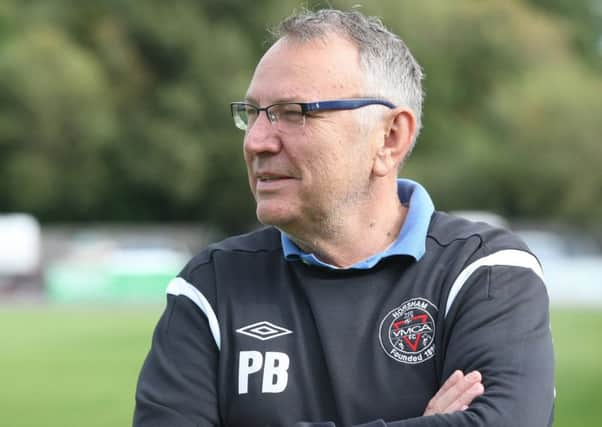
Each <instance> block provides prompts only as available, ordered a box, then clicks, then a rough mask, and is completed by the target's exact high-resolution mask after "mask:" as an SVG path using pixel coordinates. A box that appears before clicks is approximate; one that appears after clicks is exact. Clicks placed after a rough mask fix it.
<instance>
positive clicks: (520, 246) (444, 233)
mask: <svg viewBox="0 0 602 427" xmlns="http://www.w3.org/2000/svg"><path fill="white" fill-rule="evenodd" d="M427 240H428V241H431V243H432V244H434V245H435V246H438V247H442V248H443V247H449V246H454V247H456V248H458V247H460V246H468V247H470V248H472V252H473V254H475V255H476V254H479V255H480V256H485V255H488V254H491V253H494V252H497V251H501V250H509V249H512V250H518V251H525V252H529V248H528V247H527V245H526V244H525V243H524V242H523V241H522V239H521V238H520V237H518V236H517V235H516V234H514V233H512V232H511V231H509V230H507V229H505V228H502V227H495V226H492V225H489V224H487V223H485V222H475V221H470V220H468V219H465V218H462V217H459V216H455V215H451V214H448V213H444V212H435V213H434V214H433V218H432V220H431V224H430V227H429V230H428V233H427Z"/></svg>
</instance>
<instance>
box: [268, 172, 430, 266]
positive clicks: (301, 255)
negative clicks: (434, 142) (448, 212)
mask: <svg viewBox="0 0 602 427" xmlns="http://www.w3.org/2000/svg"><path fill="white" fill-rule="evenodd" d="M397 194H398V195H399V200H400V201H401V203H402V204H403V205H404V206H406V207H408V212H407V215H406V219H405V221H404V223H403V226H402V227H401V230H400V232H399V235H398V236H397V239H396V240H395V242H393V244H392V245H391V246H389V247H388V248H387V249H385V250H384V251H382V252H379V253H377V254H375V255H372V256H371V257H369V258H366V259H365V260H363V261H360V262H358V263H356V264H354V265H352V266H351V267H349V269H360V270H367V269H370V268H372V267H374V266H375V265H376V264H378V262H380V261H381V260H382V259H385V258H387V257H390V256H395V255H409V256H411V257H412V258H414V259H415V260H416V261H418V260H420V258H422V256H423V255H424V252H425V250H426V249H425V243H426V233H427V231H428V227H429V224H430V222H431V216H432V215H433V212H434V211H435V207H434V205H433V202H432V200H431V197H430V196H429V194H428V193H427V191H426V190H425V189H424V187H422V186H421V185H420V184H418V183H417V182H414V181H411V180H409V179H398V180H397ZM280 238H281V241H282V250H283V252H284V258H285V259H286V260H287V261H297V260H301V261H303V262H304V263H306V264H310V265H316V266H320V267H324V268H330V269H333V270H341V268H340V267H337V266H334V265H331V264H328V263H325V262H323V261H320V260H319V259H318V258H317V257H316V256H315V255H314V254H313V253H307V252H304V251H302V250H301V249H300V248H299V247H298V246H297V245H296V244H295V243H294V242H293V241H292V240H291V238H290V237H289V236H288V235H287V234H286V233H284V232H283V231H281V232H280Z"/></svg>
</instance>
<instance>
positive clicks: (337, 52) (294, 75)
mask: <svg viewBox="0 0 602 427" xmlns="http://www.w3.org/2000/svg"><path fill="white" fill-rule="evenodd" d="M363 86H364V77H363V73H362V72H361V69H360V62H359V53H358V50H357V48H356V47H355V45H353V44H352V43H351V42H350V41H348V40H346V39H344V38H341V37H339V36H334V35H333V36H329V37H326V38H317V39H315V40H310V41H300V40H291V39H288V38H283V39H280V40H278V41H277V42H276V43H274V45H272V47H270V49H268V51H267V52H266V53H265V55H264V56H263V57H262V58H261V60H260V61H259V64H258V65H257V68H256V69H255V73H254V74H253V78H252V80H251V83H250V85H249V89H248V91H247V99H248V100H251V101H254V102H255V103H258V104H262V105H266V104H268V103H273V102H279V101H288V100H297V101H311V100H319V99H322V100H324V99H337V98H350V97H356V96H361V92H362V90H361V88H362V87H363Z"/></svg>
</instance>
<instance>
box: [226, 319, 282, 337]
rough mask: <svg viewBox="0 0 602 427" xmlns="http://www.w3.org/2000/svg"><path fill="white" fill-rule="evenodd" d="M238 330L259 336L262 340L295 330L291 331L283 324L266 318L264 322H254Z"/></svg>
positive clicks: (245, 333) (251, 335)
mask: <svg viewBox="0 0 602 427" xmlns="http://www.w3.org/2000/svg"><path fill="white" fill-rule="evenodd" d="M236 332H238V333H239V334H244V335H248V336H250V337H253V338H257V339H258V340H261V341H267V340H271V339H273V338H278V337H281V336H283V335H288V334H292V333H293V331H289V330H288V329H286V328H283V327H281V326H276V325H274V324H273V323H270V322H266V321H265V320H264V321H263V322H257V323H253V324H252V325H247V326H245V327H243V328H240V329H237V330H236Z"/></svg>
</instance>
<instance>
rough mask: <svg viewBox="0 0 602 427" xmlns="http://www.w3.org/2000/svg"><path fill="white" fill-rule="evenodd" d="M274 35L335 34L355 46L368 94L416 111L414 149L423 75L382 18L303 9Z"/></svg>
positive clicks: (317, 36)
mask: <svg viewBox="0 0 602 427" xmlns="http://www.w3.org/2000/svg"><path fill="white" fill-rule="evenodd" d="M271 33H272V34H273V36H274V37H275V38H276V39H280V38H284V37H288V38H291V39H293V40H299V41H302V42H306V41H311V40H315V39H326V38H327V37H328V35H330V34H333V33H334V34H337V35H340V36H342V37H345V38H347V39H348V40H350V41H351V42H352V43H354V44H355V45H356V46H357V48H358V52H359V58H360V67H361V69H362V70H363V71H364V74H365V77H366V81H365V84H366V86H367V87H366V90H367V91H368V92H369V93H368V94H367V95H369V96H375V97H379V98H383V99H387V100H389V101H391V102H392V103H394V104H395V105H398V106H404V107H407V108H410V109H411V110H412V111H413V112H414V115H415V116H416V135H415V137H414V141H412V146H413V145H414V144H415V142H416V137H417V136H418V133H419V132H420V129H421V128H422V118H421V116H422V102H423V99H424V92H423V89H422V80H423V78H424V74H423V72H422V68H421V67H420V65H419V64H418V62H417V61H416V59H415V58H414V56H413V55H412V53H411V52H410V49H408V47H407V46H406V44H405V43H404V42H403V40H401V38H399V37H398V36H397V35H396V34H393V33H392V32H391V31H389V30H388V29H387V28H386V27H385V26H384V25H383V23H382V21H381V20H380V19H379V18H377V17H367V16H365V15H363V14H361V13H360V12H358V11H355V10H353V11H341V10H335V9H322V10H318V11H315V12H314V11H310V10H307V9H303V10H301V11H299V12H298V13H295V14H293V15H292V16H289V17H288V18H285V19H284V20H283V21H282V22H281V23H280V24H278V26H276V27H275V28H274V29H272V30H271ZM410 151H411V150H410Z"/></svg>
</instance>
